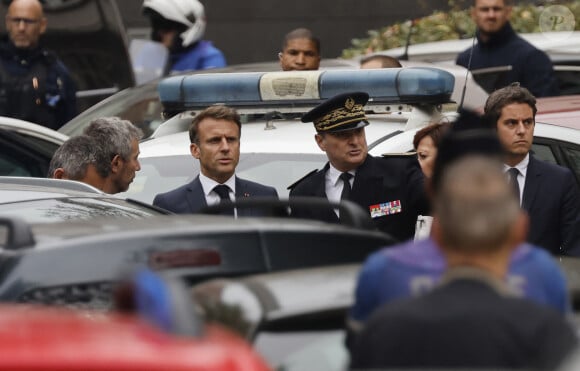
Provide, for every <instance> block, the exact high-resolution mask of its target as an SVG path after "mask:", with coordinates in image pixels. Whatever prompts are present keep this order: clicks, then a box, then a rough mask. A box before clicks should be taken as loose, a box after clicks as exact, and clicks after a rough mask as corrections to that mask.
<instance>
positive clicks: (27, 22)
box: [6, 16, 40, 26]
mask: <svg viewBox="0 0 580 371" xmlns="http://www.w3.org/2000/svg"><path fill="white" fill-rule="evenodd" d="M6 20H7V21H8V22H10V23H12V24H13V25H15V26H18V25H20V22H22V23H24V25H25V26H31V25H34V24H37V23H38V22H40V19H31V18H20V17H8V16H7V17H6Z"/></svg>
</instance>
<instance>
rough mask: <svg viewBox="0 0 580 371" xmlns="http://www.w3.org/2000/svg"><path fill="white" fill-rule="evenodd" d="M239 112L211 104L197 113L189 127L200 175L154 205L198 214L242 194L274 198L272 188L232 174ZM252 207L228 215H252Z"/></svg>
mask: <svg viewBox="0 0 580 371" xmlns="http://www.w3.org/2000/svg"><path fill="white" fill-rule="evenodd" d="M241 129H242V124H241V120H240V115H239V114H238V113H237V111H236V110H235V109H233V108H230V107H227V106H223V105H217V106H210V107H208V108H206V109H205V110H203V111H201V112H200V113H198V114H197V115H196V116H195V117H194V118H193V121H192V123H191V125H190V128H189V139H190V142H191V144H190V147H189V148H190V151H191V155H192V156H193V157H195V158H196V159H198V160H199V164H200V170H201V172H200V174H199V175H198V176H197V177H195V179H193V181H192V182H190V183H188V184H186V185H183V186H181V187H179V188H177V189H174V190H172V191H169V192H166V193H160V194H158V195H156V196H155V199H154V200H153V205H156V206H159V207H161V208H164V209H166V210H169V211H172V212H174V213H177V214H190V213H193V214H195V213H199V212H200V210H201V209H203V208H204V207H206V206H208V205H214V204H218V203H220V202H222V201H223V200H225V201H234V200H235V199H237V198H245V197H256V196H257V197H275V198H278V193H277V192H276V189H275V188H273V187H269V186H265V185H262V184H258V183H255V182H251V181H249V180H244V179H241V178H238V177H237V176H236V175H235V172H236V166H237V165H238V161H239V159H240V136H241ZM262 214H263V213H261V212H259V211H256V210H255V209H252V208H240V209H239V210H237V209H236V210H233V213H232V214H230V215H234V216H255V215H262Z"/></svg>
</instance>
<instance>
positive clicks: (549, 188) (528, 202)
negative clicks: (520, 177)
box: [522, 154, 580, 255]
mask: <svg viewBox="0 0 580 371" xmlns="http://www.w3.org/2000/svg"><path fill="white" fill-rule="evenodd" d="M522 208H523V209H524V210H526V211H527V212H528V215H529V217H530V229H529V233H528V242H530V243H532V244H534V245H537V246H541V247H543V248H545V249H547V250H549V251H550V252H551V253H552V254H570V255H574V254H578V253H580V252H579V251H572V249H573V248H574V246H576V245H578V241H574V239H577V238H579V237H578V234H577V233H576V231H575V229H576V228H578V220H579V219H580V195H579V192H578V185H577V183H576V181H575V179H574V175H573V174H572V172H570V170H568V169H567V168H565V167H562V166H558V165H554V164H550V163H548V162H545V161H541V160H538V159H537V158H535V157H534V156H533V155H531V154H530V162H529V164H528V170H527V172H526V183H525V185H524V195H523V199H522Z"/></svg>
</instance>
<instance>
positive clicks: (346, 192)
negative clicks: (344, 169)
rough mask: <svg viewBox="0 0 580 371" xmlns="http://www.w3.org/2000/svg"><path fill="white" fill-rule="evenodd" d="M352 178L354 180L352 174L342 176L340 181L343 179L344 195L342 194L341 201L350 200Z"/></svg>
mask: <svg viewBox="0 0 580 371" xmlns="http://www.w3.org/2000/svg"><path fill="white" fill-rule="evenodd" d="M350 178H352V174H351V173H342V174H340V179H342V183H343V186H342V193H341V194H340V199H341V200H350V191H351V188H350Z"/></svg>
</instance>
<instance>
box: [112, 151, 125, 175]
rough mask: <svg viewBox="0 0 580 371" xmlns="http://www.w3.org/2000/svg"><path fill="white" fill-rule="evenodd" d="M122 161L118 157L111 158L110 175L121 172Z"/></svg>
mask: <svg viewBox="0 0 580 371" xmlns="http://www.w3.org/2000/svg"><path fill="white" fill-rule="evenodd" d="M122 161H123V159H122V158H121V156H119V155H115V157H113V159H112V160H111V173H118V172H119V171H121V166H122V164H121V162H122Z"/></svg>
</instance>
